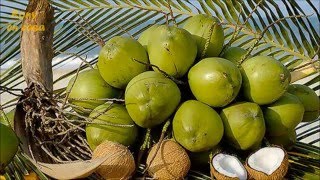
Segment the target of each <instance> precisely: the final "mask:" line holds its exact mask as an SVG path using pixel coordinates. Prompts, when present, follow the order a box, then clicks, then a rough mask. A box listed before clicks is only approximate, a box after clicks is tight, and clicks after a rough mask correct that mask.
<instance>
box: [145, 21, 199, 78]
mask: <svg viewBox="0 0 320 180" xmlns="http://www.w3.org/2000/svg"><path fill="white" fill-rule="evenodd" d="M151 36H152V40H149V42H148V53H149V59H150V63H151V64H153V65H156V66H158V67H159V68H160V69H161V70H162V71H165V72H166V73H167V74H169V75H171V76H174V77H176V78H179V77H182V76H183V75H184V74H185V73H186V72H187V71H188V70H189V68H190V67H191V65H192V64H193V62H194V60H195V58H196V55H197V45H196V42H195V41H194V40H193V38H192V35H191V34H190V33H189V32H188V31H186V30H184V29H180V28H178V27H172V26H166V25H161V26H159V27H157V28H155V29H154V30H153V31H152V33H151ZM153 69H154V70H155V71H158V69H157V68H155V67H153Z"/></svg>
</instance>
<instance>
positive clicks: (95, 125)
mask: <svg viewBox="0 0 320 180" xmlns="http://www.w3.org/2000/svg"><path fill="white" fill-rule="evenodd" d="M211 31H212V32H211ZM210 34H211V36H210V37H208V36H209V35H210ZM223 45H224V33H223V28H222V26H221V25H220V24H219V21H218V19H216V18H214V17H211V16H206V15H197V16H194V17H191V18H189V19H188V20H187V21H186V22H185V24H184V26H183V27H182V28H179V27H176V26H168V25H153V26H151V27H150V28H148V29H147V30H145V31H144V32H143V33H142V34H141V36H140V37H139V39H138V40H135V39H133V38H130V37H119V36H115V37H113V38H111V39H110V40H109V41H107V42H106V44H105V46H104V47H103V48H102V49H101V51H100V54H99V58H98V63H97V68H95V69H90V70H86V71H83V72H81V73H79V74H78V76H76V77H74V78H72V79H71V80H70V82H69V85H68V87H67V92H68V91H69V92H70V94H69V102H70V103H71V104H73V109H74V110H75V111H76V112H78V113H79V114H81V115H87V116H89V117H90V118H91V119H92V123H90V124H88V125H87V127H86V137H87V140H88V143H89V145H90V147H91V148H92V150H94V149H95V148H96V147H97V146H99V145H100V144H101V143H102V142H104V141H106V140H108V141H113V142H117V143H120V144H122V145H125V146H137V140H138V139H139V140H140V139H143V135H142V134H139V132H140V130H143V129H147V128H148V129H161V128H162V125H163V123H164V122H165V121H167V120H172V138H173V140H174V141H176V142H177V143H178V144H179V145H181V146H182V147H183V148H184V149H185V150H187V151H188V152H189V154H190V157H192V159H200V158H201V156H203V154H205V156H206V158H208V154H209V153H208V152H210V151H211V150H212V149H215V148H216V147H217V146H218V145H220V144H227V146H229V147H232V148H235V149H237V150H239V151H250V150H255V149H257V148H259V147H260V146H261V143H262V140H263V138H264V137H266V139H268V140H269V142H270V143H271V144H277V145H280V146H283V147H285V148H289V147H290V146H292V145H293V144H294V142H295V136H296V134H295V127H296V126H297V125H298V124H299V123H300V122H301V121H312V120H314V119H316V118H317V117H318V116H319V98H318V97H317V95H316V93H315V92H314V91H313V90H312V89H310V88H309V87H307V86H304V85H298V84H290V72H289V70H288V69H287V68H286V67H285V66H284V65H283V64H281V63H280V62H279V61H277V60H276V59H274V58H273V57H267V56H254V57H249V58H247V59H246V60H245V61H244V62H243V63H241V62H240V60H241V59H242V57H243V56H245V55H246V53H247V51H246V50H244V49H242V48H240V47H230V48H228V49H226V50H225V52H224V53H222V55H220V54H221V51H222V49H223ZM219 55H220V56H219ZM179 82H184V83H179ZM113 98H115V99H124V103H114V102H113V103H112V102H109V101H106V99H113ZM140 145H141V144H139V145H138V146H140Z"/></svg>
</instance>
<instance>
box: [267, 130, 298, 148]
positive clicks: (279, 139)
mask: <svg viewBox="0 0 320 180" xmlns="http://www.w3.org/2000/svg"><path fill="white" fill-rule="evenodd" d="M267 139H268V141H269V143H271V144H274V145H278V146H281V147H283V148H285V149H286V150H290V149H291V148H292V147H293V146H294V144H295V143H296V141H297V134H296V131H295V130H294V129H293V130H291V131H289V132H287V133H285V134H282V135H280V136H268V137H267Z"/></svg>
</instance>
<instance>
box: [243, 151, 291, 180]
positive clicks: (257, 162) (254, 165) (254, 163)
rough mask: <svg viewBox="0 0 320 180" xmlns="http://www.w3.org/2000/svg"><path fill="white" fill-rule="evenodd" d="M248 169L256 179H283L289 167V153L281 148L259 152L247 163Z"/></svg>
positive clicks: (252, 155)
mask: <svg viewBox="0 0 320 180" xmlns="http://www.w3.org/2000/svg"><path fill="white" fill-rule="evenodd" d="M245 166H246V169H247V171H248V173H249V175H250V176H251V177H252V178H254V179H265V180H277V179H283V177H284V176H285V175H286V173H287V171H288V167H289V160H288V155H287V152H286V151H285V150H284V149H282V148H280V147H265V148H261V149H259V150H257V151H256V152H254V153H253V154H251V155H250V156H249V158H248V159H247V161H246V165H245Z"/></svg>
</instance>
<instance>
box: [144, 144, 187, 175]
mask: <svg viewBox="0 0 320 180" xmlns="http://www.w3.org/2000/svg"><path fill="white" fill-rule="evenodd" d="M158 144H159V143H157V144H155V145H154V146H153V147H152V148H151V150H150V152H149V155H148V157H147V165H148V166H149V169H148V172H149V174H150V175H151V176H152V177H153V178H155V179H158V180H161V179H166V180H168V179H183V177H185V176H186V175H187V173H188V171H189V169H190V166H191V162H190V159H189V156H188V154H187V152H186V151H185V150H184V149H183V148H182V147H181V146H180V145H179V144H178V143H177V142H175V141H173V140H164V141H163V142H162V143H161V145H160V148H159V149H158V152H157V153H156V150H157V147H158ZM155 153H156V155H155ZM154 155H155V157H154ZM152 158H154V159H153V161H152V162H151V160H152ZM150 162H151V164H150Z"/></svg>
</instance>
